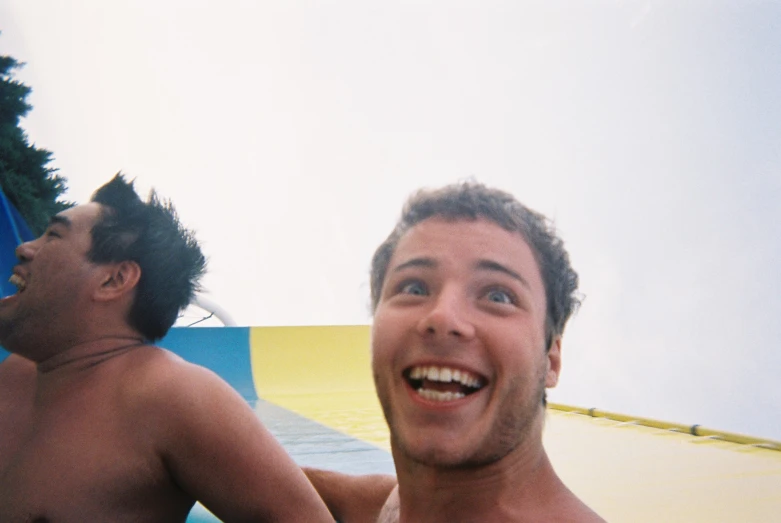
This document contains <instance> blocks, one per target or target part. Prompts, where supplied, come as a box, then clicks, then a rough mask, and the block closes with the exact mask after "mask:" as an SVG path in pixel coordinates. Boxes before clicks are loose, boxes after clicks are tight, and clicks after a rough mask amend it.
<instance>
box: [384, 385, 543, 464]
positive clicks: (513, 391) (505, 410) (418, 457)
mask: <svg viewBox="0 0 781 523" xmlns="http://www.w3.org/2000/svg"><path fill="white" fill-rule="evenodd" d="M374 379H375V385H376V384H377V374H376V373H375V376H374ZM531 379H533V380H534V381H535V383H536V386H535V387H534V389H533V390H532V392H531V394H528V395H526V396H525V397H524V394H523V391H524V389H525V384H526V383H527V382H528V380H527V379H526V378H523V377H517V378H515V379H514V380H512V381H511V382H510V384H509V386H508V387H507V389H506V392H505V393H504V398H503V399H502V405H501V406H500V408H499V409H498V415H497V417H496V419H495V420H494V421H493V424H492V426H491V428H490V429H489V433H488V434H487V435H485V436H483V438H482V439H481V440H480V441H479V443H478V444H477V448H476V449H466V450H465V451H463V452H461V453H459V454H457V455H453V453H451V452H447V451H445V450H442V449H437V448H434V449H429V450H424V451H419V450H417V449H414V448H412V446H411V445H409V444H408V443H407V441H406V440H405V438H404V437H403V436H402V435H401V431H399V430H398V429H397V428H396V425H395V422H394V417H393V411H392V408H391V404H390V401H389V399H388V397H386V396H385V394H383V393H382V392H380V391H381V390H382V389H381V388H380V387H377V395H378V398H379V400H380V405H381V406H382V411H383V414H384V415H385V421H386V422H387V424H388V429H389V430H390V439H391V448H392V449H393V451H394V456H395V455H396V454H397V453H398V454H400V455H403V456H405V457H406V458H407V459H408V460H410V461H411V462H413V463H417V464H420V465H425V466H430V467H436V468H441V469H452V470H458V469H475V468H480V467H485V466H487V465H490V464H492V463H496V462H497V461H499V460H501V459H502V458H504V457H505V456H507V455H508V454H510V453H511V452H512V451H513V450H515V449H516V448H517V447H518V446H519V445H520V444H522V443H524V442H526V441H527V440H528V439H529V438H530V437H535V434H534V432H535V429H536V427H537V425H538V423H537V421H538V417H540V416H543V415H544V408H543V406H542V405H543V404H542V401H543V397H544V394H545V373H544V372H541V371H540V372H538V373H537V375H535V376H534V377H533V378H531ZM519 397H520V398H522V399H523V401H522V404H521V405H518V403H517V402H516V401H513V400H512V399H513V398H519ZM413 430H414V429H413Z"/></svg>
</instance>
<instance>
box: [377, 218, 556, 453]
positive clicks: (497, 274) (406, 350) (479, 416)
mask: <svg viewBox="0 0 781 523" xmlns="http://www.w3.org/2000/svg"><path fill="white" fill-rule="evenodd" d="M545 313H546V301H545V288H544V285H543V281H542V277H541V275H540V270H539V267H538V265H537V261H536V259H535V257H534V255H533V253H532V250H531V248H530V247H529V245H528V244H527V243H526V241H525V240H524V239H523V237H522V236H521V235H520V234H518V233H514V232H509V231H507V230H505V229H503V228H501V227H499V226H498V225H496V224H494V223H493V222H490V221H487V220H483V219H478V220H474V221H472V220H456V221H446V220H444V219H441V218H429V219H427V220H425V221H423V222H421V223H419V224H417V225H416V226H414V227H413V228H412V229H410V230H409V231H408V232H407V233H406V234H405V235H404V236H403V237H402V238H401V239H400V241H399V243H398V246H397V247H396V250H395V252H394V254H393V256H392V257H391V260H390V264H389V266H388V271H387V274H386V276H385V281H384V283H383V286H382V292H381V295H380V299H379V303H378V305H377V308H376V311H375V314H374V323H373V328H372V354H373V358H372V369H373V373H374V380H375V384H376V387H377V393H378V396H379V398H380V403H381V404H382V407H383V410H384V412H385V417H386V419H387V421H388V425H389V427H390V432H391V442H392V445H393V447H394V455H395V456H399V457H405V458H407V459H410V460H412V461H414V462H418V463H423V464H427V465H431V466H439V467H459V466H476V465H483V464H488V463H491V462H494V461H497V460H499V459H501V458H503V457H505V456H506V455H507V454H508V453H510V452H512V451H513V450H514V449H515V448H517V447H518V446H519V445H520V444H521V443H523V442H524V441H526V439H527V436H528V435H529V434H530V433H532V432H534V431H539V430H540V429H541V419H542V416H543V414H544V410H543V405H542V397H543V393H544V389H545V387H552V386H555V385H556V382H557V380H558V373H559V365H560V338H558V337H556V338H555V339H554V342H553V343H552V344H551V348H550V350H549V351H547V352H546V350H545V349H546V348H545V330H544V326H545ZM535 440H536V441H537V444H539V437H536V438H531V439H530V440H529V441H535Z"/></svg>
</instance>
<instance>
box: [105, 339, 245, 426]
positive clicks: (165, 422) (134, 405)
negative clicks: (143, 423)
mask: <svg viewBox="0 0 781 523" xmlns="http://www.w3.org/2000/svg"><path fill="white" fill-rule="evenodd" d="M118 370H119V372H118V373H117V375H116V379H117V380H119V381H121V383H122V386H121V390H122V394H123V396H124V397H123V400H124V403H125V404H126V405H127V406H128V408H129V409H130V410H135V411H136V413H137V414H139V415H143V417H144V418H157V421H158V422H159V423H160V425H158V427H159V428H164V427H166V426H171V425H176V424H177V423H189V422H193V421H196V420H201V419H204V418H206V419H208V418H209V416H210V415H212V414H217V413H223V412H225V411H226V407H230V406H233V407H234V408H235V409H239V410H242V412H243V413H246V412H247V411H249V410H250V409H249V406H248V405H247V404H246V402H245V401H244V399H243V398H242V397H241V396H240V395H239V394H238V393H237V392H236V391H235V390H234V389H233V388H231V387H230V385H228V384H227V383H226V382H225V381H224V380H223V379H222V378H220V377H219V376H218V375H217V374H215V373H214V372H213V371H211V370H209V369H207V368H204V367H201V366H199V365H196V364H194V363H190V362H188V361H186V360H184V359H182V358H181V357H179V356H177V355H176V354H174V353H172V352H170V351H168V350H165V349H162V348H159V347H154V346H145V347H142V348H140V349H139V350H136V351H133V352H132V353H131V354H128V357H127V358H126V359H124V361H123V362H122V364H121V366H120V368H119V369H118ZM227 410H228V411H230V409H227ZM196 414H197V416H195V415H196ZM174 428H175V429H176V427H174Z"/></svg>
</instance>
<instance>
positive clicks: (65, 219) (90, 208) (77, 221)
mask: <svg viewBox="0 0 781 523" xmlns="http://www.w3.org/2000/svg"><path fill="white" fill-rule="evenodd" d="M103 209H104V207H103V205H101V204H99V203H95V202H89V203H83V204H80V205H76V206H75V207H71V208H70V209H65V210H64V211H62V212H59V213H57V214H56V215H54V216H52V218H51V219H50V220H49V221H50V222H51V223H61V224H63V225H67V226H84V225H88V226H90V227H91V226H92V224H94V223H95V221H97V219H98V217H99V216H100V215H101V213H102V212H103Z"/></svg>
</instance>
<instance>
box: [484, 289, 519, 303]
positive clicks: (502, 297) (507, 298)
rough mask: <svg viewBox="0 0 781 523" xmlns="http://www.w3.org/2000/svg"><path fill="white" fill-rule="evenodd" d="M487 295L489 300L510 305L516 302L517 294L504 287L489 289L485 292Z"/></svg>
mask: <svg viewBox="0 0 781 523" xmlns="http://www.w3.org/2000/svg"><path fill="white" fill-rule="evenodd" d="M485 297H486V299H488V301H492V302H494V303H505V304H508V305H512V304H514V303H516V299H515V296H514V295H513V294H512V293H511V292H509V291H506V290H504V289H489V290H488V292H486V293H485Z"/></svg>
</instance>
